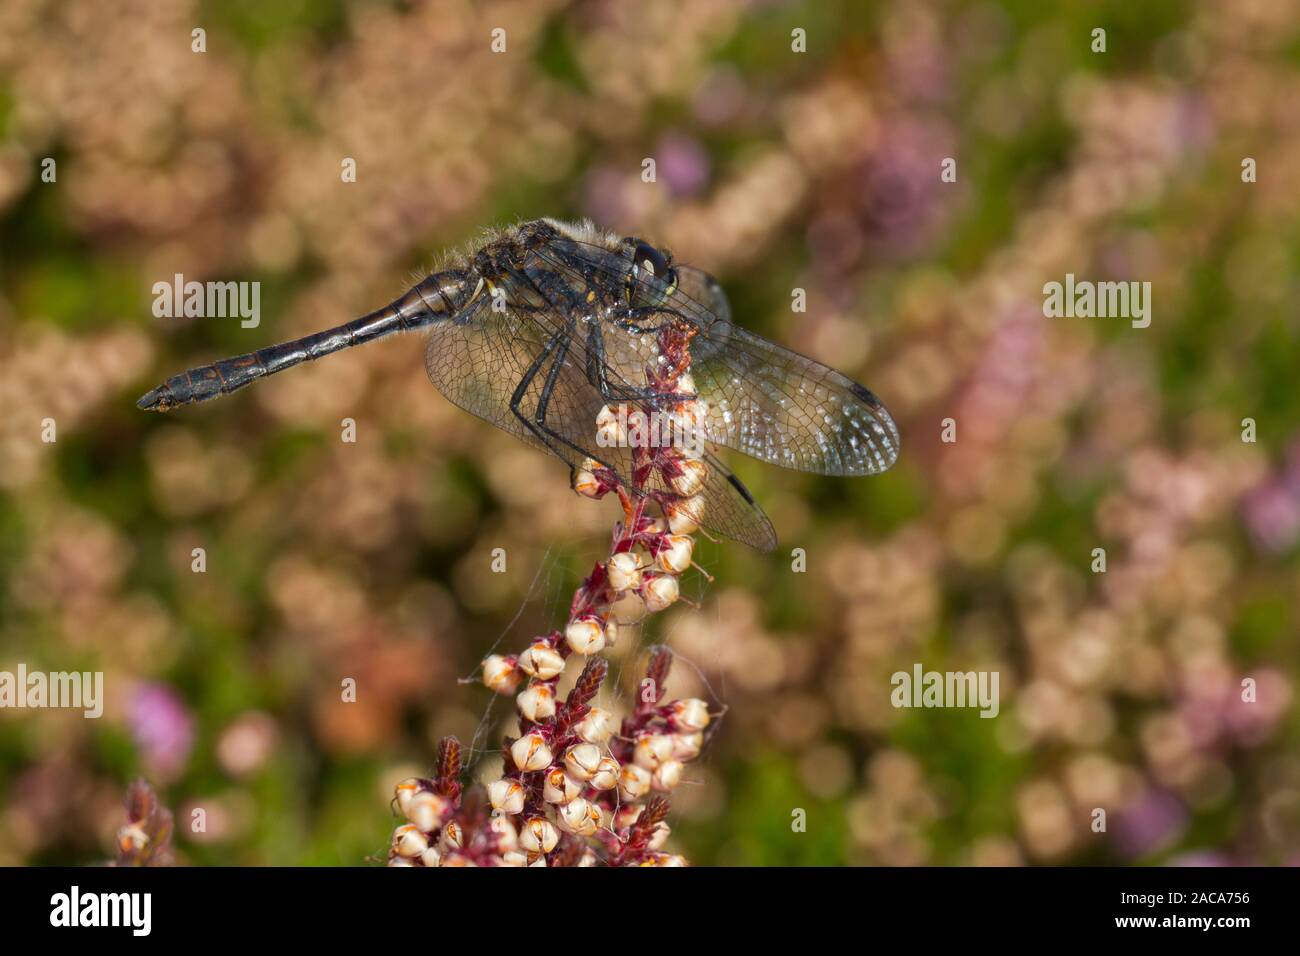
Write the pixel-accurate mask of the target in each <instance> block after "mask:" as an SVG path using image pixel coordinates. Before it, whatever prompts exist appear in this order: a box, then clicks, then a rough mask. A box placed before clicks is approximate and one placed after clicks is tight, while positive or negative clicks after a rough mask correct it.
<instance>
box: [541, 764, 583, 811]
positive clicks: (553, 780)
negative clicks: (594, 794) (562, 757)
mask: <svg viewBox="0 0 1300 956" xmlns="http://www.w3.org/2000/svg"><path fill="white" fill-rule="evenodd" d="M581 795H582V783H581V782H580V781H577V780H574V779H573V778H572V777H570V776H569V775H568V774H567V773H565V772H564V768H563V767H552V768H551V769H550V770H548V771H547V772H546V782H545V783H544V784H543V785H542V799H543V800H545V801H546V802H547V803H568V802H569V801H570V800H572V799H573V798H574V797H577V796H581Z"/></svg>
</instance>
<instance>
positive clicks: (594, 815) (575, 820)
mask: <svg viewBox="0 0 1300 956" xmlns="http://www.w3.org/2000/svg"><path fill="white" fill-rule="evenodd" d="M559 820H560V825H561V826H563V827H564V829H566V830H568V831H569V832H570V833H576V834H578V836H591V835H592V834H593V833H595V832H596V830H597V829H598V828H599V826H600V811H599V810H597V809H596V808H595V807H593V806H592V805H591V803H590V802H588V801H587V800H584V799H583V798H582V797H576V798H574V799H573V800H570V801H569V802H568V803H566V804H565V805H564V806H562V807H560V809H559Z"/></svg>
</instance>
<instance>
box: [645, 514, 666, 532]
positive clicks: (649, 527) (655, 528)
mask: <svg viewBox="0 0 1300 956" xmlns="http://www.w3.org/2000/svg"><path fill="white" fill-rule="evenodd" d="M643 530H644V531H645V533H646V534H664V533H665V532H667V530H668V521H667V519H666V518H661V517H659V516H658V515H655V516H654V517H653V518H649V519H648V520H647V521H646V523H645V528H644V529H643Z"/></svg>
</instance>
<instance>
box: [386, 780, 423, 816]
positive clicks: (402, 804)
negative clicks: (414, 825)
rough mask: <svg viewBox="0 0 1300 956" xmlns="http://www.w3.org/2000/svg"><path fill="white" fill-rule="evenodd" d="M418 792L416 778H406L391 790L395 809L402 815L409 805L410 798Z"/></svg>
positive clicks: (418, 785)
mask: <svg viewBox="0 0 1300 956" xmlns="http://www.w3.org/2000/svg"><path fill="white" fill-rule="evenodd" d="M419 792H420V781H419V779H418V778H416V777H407V778H406V779H405V780H403V781H402V782H401V783H399V784H398V785H397V786H396V787H394V788H393V798H394V799H396V800H397V809H399V810H401V811H402V813H403V814H405V813H406V808H407V807H408V806H409V805H410V803H411V798H412V797H413V796H415V795H416V794H417V793H419Z"/></svg>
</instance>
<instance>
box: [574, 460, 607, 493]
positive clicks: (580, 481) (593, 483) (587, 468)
mask: <svg viewBox="0 0 1300 956" xmlns="http://www.w3.org/2000/svg"><path fill="white" fill-rule="evenodd" d="M597 467H599V465H598V463H597V462H594V461H592V460H591V459H590V458H588V459H587V460H586V462H584V463H583V466H582V467H581V468H575V469H574V470H573V474H572V475H571V477H570V482H569V483H570V484H571V485H572V486H573V490H574V491H576V492H577V493H578V494H580V495H582V497H584V498H599V497H600V496H601V493H602V492H601V488H600V481H599V480H597V478H596V475H595V469H596V468H597Z"/></svg>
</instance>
